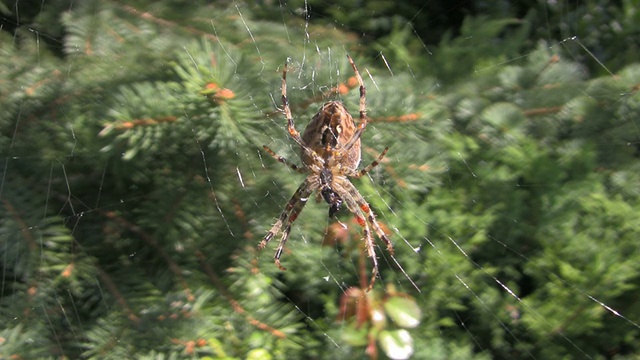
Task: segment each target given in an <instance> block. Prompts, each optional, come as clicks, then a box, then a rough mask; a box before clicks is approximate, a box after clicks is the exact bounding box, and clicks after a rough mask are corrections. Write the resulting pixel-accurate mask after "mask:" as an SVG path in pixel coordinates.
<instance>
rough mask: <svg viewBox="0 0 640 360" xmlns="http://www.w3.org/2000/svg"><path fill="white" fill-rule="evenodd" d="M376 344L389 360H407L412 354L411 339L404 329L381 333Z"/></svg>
mask: <svg viewBox="0 0 640 360" xmlns="http://www.w3.org/2000/svg"><path fill="white" fill-rule="evenodd" d="M378 342H379V343H380V347H381V348H382V350H383V351H384V353H385V354H387V356H388V357H389V358H390V359H396V360H401V359H408V358H409V357H410V356H411V355H412V354H413V338H411V335H410V334H409V332H408V331H407V330H405V329H399V330H392V331H386V330H385V331H381V332H380V335H378Z"/></svg>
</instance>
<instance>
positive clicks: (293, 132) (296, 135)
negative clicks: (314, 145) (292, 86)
mask: <svg viewBox="0 0 640 360" xmlns="http://www.w3.org/2000/svg"><path fill="white" fill-rule="evenodd" d="M287 62H288V60H285V62H284V68H283V69H282V106H283V107H284V116H285V117H286V118H287V131H288V132H289V135H291V137H292V138H293V141H295V142H296V144H298V145H300V147H301V148H302V149H303V150H304V151H305V152H306V153H307V154H309V156H311V157H312V158H313V160H314V161H315V162H317V163H324V160H322V158H321V157H320V156H319V155H318V154H317V153H316V152H315V151H314V150H313V149H311V148H309V147H308V146H306V145H305V144H304V142H303V141H302V138H301V137H300V133H299V132H298V130H296V127H295V124H294V123H293V115H292V114H291V108H290V107H289V98H287ZM276 159H278V158H277V157H276ZM278 161H280V160H279V159H278Z"/></svg>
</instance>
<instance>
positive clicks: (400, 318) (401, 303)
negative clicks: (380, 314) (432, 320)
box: [384, 296, 422, 328]
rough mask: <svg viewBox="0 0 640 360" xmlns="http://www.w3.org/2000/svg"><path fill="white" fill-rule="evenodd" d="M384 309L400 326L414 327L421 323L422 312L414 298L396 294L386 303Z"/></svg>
mask: <svg viewBox="0 0 640 360" xmlns="http://www.w3.org/2000/svg"><path fill="white" fill-rule="evenodd" d="M384 309H385V310H386V311H387V314H388V315H389V317H390V318H391V320H393V322H394V323H396V324H397V325H398V326H400V327H403V328H414V327H416V326H418V325H419V324H420V317H421V316H422V312H421V311H420V308H419V307H418V304H416V302H415V301H414V300H413V299H408V298H405V297H399V296H394V297H392V298H390V299H389V300H387V301H386V302H385V303H384Z"/></svg>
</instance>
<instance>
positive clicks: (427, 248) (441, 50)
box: [0, 1, 640, 359]
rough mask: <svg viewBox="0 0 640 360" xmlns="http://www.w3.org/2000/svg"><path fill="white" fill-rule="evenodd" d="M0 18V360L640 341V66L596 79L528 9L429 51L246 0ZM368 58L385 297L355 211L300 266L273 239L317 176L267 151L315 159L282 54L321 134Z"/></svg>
mask: <svg viewBox="0 0 640 360" xmlns="http://www.w3.org/2000/svg"><path fill="white" fill-rule="evenodd" d="M625 4H626V3H625ZM628 7H629V6H628V5H624V6H622V7H620V8H619V9H618V8H616V9H614V10H615V11H620V12H624V11H625V9H627V8H628ZM275 9H279V10H280V11H282V9H287V8H286V7H285V5H282V7H277V8H275ZM1 10H2V11H3V12H4V13H7V14H13V15H15V18H14V19H15V20H16V21H15V22H14V23H12V26H8V27H6V28H5V29H6V30H5V31H2V32H0V49H1V51H2V56H0V63H1V68H2V69H3V71H1V72H0V84H2V87H1V89H0V109H1V110H0V114H1V115H0V128H1V133H0V149H2V150H1V151H2V154H3V156H2V159H3V161H2V162H3V163H2V165H1V166H0V169H1V170H0V172H1V174H0V179H2V180H1V181H0V232H1V235H0V259H1V260H0V261H1V262H0V264H1V266H2V287H1V291H0V317H1V319H2V320H1V322H0V323H2V324H3V326H2V328H0V357H2V358H15V359H33V358H87V359H112V358H113V359H123V358H142V359H165V358H166V359H173V358H216V359H218V358H219V359H241V358H248V359H270V358H272V359H295V358H314V359H329V358H376V357H384V356H388V357H393V358H406V357H408V356H410V355H411V354H413V356H414V357H415V358H417V359H423V358H477V359H488V358H531V357H533V358H544V359H547V358H548V359H552V358H580V357H591V358H612V357H616V358H618V359H623V358H634V357H637V356H638V355H639V354H640V347H639V345H638V344H639V343H640V342H639V341H638V338H639V336H640V326H638V323H639V322H640V321H639V320H638V319H640V308H638V307H637V305H636V299H638V297H639V296H640V293H639V289H638V282H639V280H640V251H639V250H640V249H639V248H640V243H639V242H638V239H637V238H638V234H640V222H638V221H637V215H636V214H637V213H638V211H639V210H640V202H639V196H640V185H638V184H640V179H639V177H640V175H638V174H640V171H639V170H640V162H639V161H638V144H639V143H640V142H639V140H640V139H639V138H640V133H639V132H638V130H637V122H638V119H639V118H640V116H639V115H640V106H639V104H640V97H639V95H638V89H639V88H640V86H638V84H640V65H638V64H634V63H631V62H630V61H629V62H628V63H624V64H618V62H617V61H616V67H615V69H619V70H617V71H616V73H615V74H613V75H611V74H606V75H602V76H591V75H590V73H589V72H588V71H587V70H586V69H587V67H586V65H585V64H584V63H580V62H578V60H581V59H577V60H576V59H574V58H572V57H571V55H573V54H574V53H573V51H572V49H567V48H566V47H563V46H560V45H559V44H558V43H553V42H550V41H549V39H545V38H540V37H539V36H537V34H538V32H535V31H531V28H532V26H531V23H530V22H528V21H533V20H532V19H533V17H534V15H532V13H530V14H529V15H528V16H529V17H523V18H522V19H520V20H519V21H514V20H513V18H506V17H504V18H493V19H490V18H486V17H467V18H466V20H465V21H464V23H463V26H462V27H461V29H460V34H461V36H460V37H453V36H451V37H444V38H443V39H441V40H440V41H439V44H438V46H437V47H435V48H434V49H435V50H432V53H433V54H432V55H428V54H427V53H426V50H424V49H418V50H416V48H415V42H414V41H403V39H405V40H406V39H407V36H408V34H409V36H410V33H408V32H407V31H409V30H408V28H402V27H396V28H392V29H391V30H392V31H391V32H390V33H388V34H387V35H386V37H385V36H381V37H380V38H378V39H375V40H374V41H371V42H370V43H369V44H368V45H370V46H369V47H367V48H365V49H360V47H359V45H360V44H361V41H360V39H359V38H358V36H357V35H356V34H353V33H347V32H345V31H343V30H339V29H335V28H331V27H327V26H324V25H316V24H315V23H314V22H313V21H307V20H305V19H304V18H295V17H293V16H292V17H291V18H287V19H286V20H285V21H283V20H282V18H277V20H271V21H268V20H260V21H258V20H255V18H254V17H253V15H252V14H253V12H254V11H257V10H255V9H252V8H251V7H250V6H244V5H242V4H237V3H234V4H231V5H230V6H226V5H225V6H223V5H222V4H218V5H208V4H200V3H197V4H192V5H190V6H186V7H185V6H184V5H183V4H181V3H180V2H172V1H159V2H151V3H149V4H139V5H137V6H133V5H126V4H122V3H118V2H107V1H105V2H98V1H95V2H80V3H73V6H71V4H67V3H64V2H60V3H44V5H43V6H42V7H40V8H38V11H33V12H25V13H24V14H23V15H22V17H18V14H16V13H15V9H13V10H12V9H11V8H10V7H7V6H3V8H2V9H1ZM272 10H273V9H272ZM579 10H580V9H578V10H576V13H579ZM614 10H611V11H614ZM388 11H392V9H388ZM292 12H293V11H292ZM270 13H272V12H268V11H267V12H266V14H270ZM625 14H626V12H625ZM17 19H20V21H17ZM625 19H627V21H628V23H629V24H631V23H632V22H631V21H630V20H628V19H631V17H629V16H628V17H626V18H625ZM585 26H586V25H585ZM635 26H637V25H635ZM514 28H515V30H516V31H513V30H514ZM469 34H472V35H473V36H475V37H476V41H475V42H474V44H470V43H469V42H465V41H464V39H465V38H467V37H468V35H469ZM606 39H607V37H604V36H603V42H604V41H606ZM392 40H397V41H392ZM559 40H562V39H559ZM470 45H473V46H470ZM563 45H566V44H565V43H563ZM599 45H602V48H607V46H611V45H607V46H605V45H606V44H594V45H593V47H598V46H599ZM374 50H375V51H378V52H380V51H382V53H383V54H393V57H392V61H391V65H395V66H394V67H391V66H390V67H389V68H386V67H385V65H384V62H383V61H382V60H381V59H375V60H380V61H377V62H374V59H372V58H371V57H368V56H365V55H366V54H370V53H372V52H373V51H374ZM416 51H417V52H416ZM626 51H627V52H628V53H631V54H632V53H633V51H634V50H633V49H627V50H626ZM347 53H348V54H350V55H351V56H352V57H353V58H354V59H355V62H356V64H357V65H358V67H359V68H360V69H361V72H362V73H363V75H364V78H365V82H366V83H367V87H368V89H369V92H368V93H367V107H368V109H369V116H370V125H369V126H368V127H367V129H366V131H365V133H364V135H363V137H362V143H363V158H364V159H363V163H367V162H369V161H372V160H373V159H375V156H377V154H378V153H380V151H381V150H382V149H383V148H384V147H386V146H389V147H390V150H389V153H388V155H387V157H386V159H385V160H384V161H383V162H382V163H381V164H380V165H379V166H378V167H377V168H375V170H373V171H372V172H371V174H370V175H369V176H368V177H363V178H362V179H360V180H353V182H354V184H355V185H356V187H357V188H358V189H359V191H360V192H361V193H362V194H363V195H364V196H365V198H366V199H367V201H368V202H369V203H370V204H371V206H372V207H373V209H375V211H376V213H377V214H378V218H379V220H380V222H381V223H382V224H383V225H384V226H385V229H386V230H387V232H388V233H390V234H391V238H392V241H394V243H395V244H396V247H395V248H396V254H395V257H391V256H390V254H388V253H387V252H386V251H385V250H384V249H383V246H381V247H380V249H377V251H378V256H379V259H380V264H381V275H382V276H381V279H380V280H378V283H377V284H376V286H375V287H374V288H373V290H371V291H370V292H366V291H365V290H364V289H366V286H367V281H368V278H369V276H370V271H371V269H370V268H371V264H370V261H369V260H368V259H367V258H366V255H365V253H364V248H363V245H362V242H361V241H360V238H361V234H360V233H361V229H360V227H359V226H358V225H357V223H355V222H352V220H350V218H351V216H350V214H348V212H347V211H342V212H340V213H339V214H338V215H337V217H338V220H339V221H338V220H329V219H327V206H326V204H325V205H315V204H309V205H308V206H307V207H306V208H305V210H304V212H303V213H302V214H301V216H300V219H299V220H298V221H297V222H296V225H295V226H294V228H293V230H292V235H291V240H290V242H289V243H288V244H287V248H286V251H285V253H284V255H283V257H282V261H283V264H285V266H286V267H287V268H288V269H289V270H287V271H284V272H283V271H280V270H279V269H278V268H277V267H276V266H274V264H273V257H272V255H273V253H272V251H273V250H274V248H273V247H272V246H269V247H268V248H267V249H265V250H262V251H258V250H257V244H258V243H259V241H260V239H261V238H262V236H264V234H265V232H266V230H267V229H268V228H269V227H270V225H271V224H272V223H273V221H274V219H275V218H276V217H277V216H278V214H279V213H280V212H281V211H282V209H283V207H284V206H285V204H286V202H287V200H288V199H289V198H290V197H291V195H292V194H293V193H294V192H295V189H296V187H297V186H298V185H299V184H300V182H301V181H302V179H303V176H301V175H298V174H297V173H295V172H293V171H291V170H290V169H288V168H286V167H285V166H282V164H279V163H278V162H277V161H276V160H275V159H273V158H271V157H270V156H269V154H266V153H265V152H264V151H263V150H262V146H263V145H268V146H269V147H271V148H273V149H274V150H275V151H276V152H277V153H278V154H279V155H281V156H284V157H286V158H287V159H289V160H291V161H293V162H297V163H299V161H298V152H299V149H298V148H297V146H296V145H295V144H294V143H293V142H292V141H290V139H289V136H288V133H287V129H286V120H285V118H284V116H283V114H282V113H281V111H279V110H278V108H279V107H280V106H281V103H280V91H281V90H280V86H281V71H282V66H283V64H284V62H285V61H286V59H287V58H288V57H290V65H289V67H290V69H289V70H290V74H291V75H290V76H289V77H288V79H287V81H288V86H289V101H290V103H291V107H292V111H293V113H294V118H295V120H296V121H297V128H298V130H299V131H301V130H302V129H303V127H304V126H306V123H307V122H308V120H309V119H311V118H312V116H313V115H314V113H315V112H316V111H317V109H318V107H319V106H320V104H321V103H322V102H324V101H326V100H327V99H340V100H343V101H344V102H345V104H346V106H347V108H348V109H351V112H352V113H355V114H357V109H358V101H359V94H358V90H357V83H355V84H354V83H353V81H350V79H349V78H350V77H351V76H352V73H353V71H352V70H351V67H350V65H349V63H348V61H347V58H346V56H345V55H346V54H347ZM514 59H515V60H514ZM404 60H407V61H406V62H405V61H404ZM591 60H593V58H591ZM505 61H508V63H505ZM405 63H407V64H408V65H409V66H408V67H406V68H405V67H403V66H401V65H400V64H405ZM424 64H431V65H433V66H434V67H435V70H432V71H428V70H426V69H425V68H424V67H423V65H424ZM496 64H500V65H499V66H495V65H496ZM411 70H414V71H411ZM472 70H474V71H473V72H472ZM427 73H431V74H432V75H435V76H440V77H429V76H427V75H426V74H427ZM369 74H371V77H370V76H369ZM471 74H473V75H471ZM372 79H373V80H375V83H374V82H373V81H372ZM443 79H445V80H446V81H445V82H443V81H442V80H443Z"/></svg>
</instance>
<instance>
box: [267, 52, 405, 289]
mask: <svg viewBox="0 0 640 360" xmlns="http://www.w3.org/2000/svg"><path fill="white" fill-rule="evenodd" d="M347 58H348V59H349V63H350V64H351V67H352V68H353V71H354V73H355V76H356V79H357V80H358V83H359V84H360V122H359V123H358V126H356V124H355V123H354V121H353V117H352V116H351V114H349V112H348V111H347V109H346V108H345V106H344V105H343V104H342V103H341V102H339V101H329V102H327V103H325V104H324V105H322V107H321V108H320V110H319V111H318V113H317V114H316V115H315V116H314V117H313V119H312V120H311V122H310V123H309V125H307V127H306V129H305V130H304V133H303V134H302V137H300V133H299V132H298V131H297V130H296V128H295V126H294V123H293V117H292V115H291V109H290V108H289V100H288V99H287V62H286V61H285V64H284V69H283V71H282V104H283V106H284V115H285V117H286V119H287V129H288V132H289V135H290V136H291V137H292V138H293V140H294V141H295V142H296V143H297V144H298V145H299V146H300V150H301V152H300V157H301V160H302V164H303V165H302V166H298V165H295V164H293V163H290V162H289V161H288V160H287V159H285V158H284V157H282V156H279V155H277V154H276V153H275V152H274V151H273V150H271V149H270V148H269V147H267V146H266V145H265V146H263V147H264V149H265V151H266V152H268V153H269V154H270V155H271V156H273V158H275V159H276V160H278V161H279V162H281V163H283V164H285V165H287V166H289V167H290V168H292V169H293V170H295V171H297V172H299V173H302V174H307V178H306V179H305V180H304V181H303V182H302V184H301V185H300V186H299V187H298V189H297V190H296V192H295V193H294V194H293V196H292V197H291V199H290V200H289V202H288V203H287V205H286V206H285V208H284V211H282V213H281V214H280V217H279V218H278V220H277V221H276V223H275V225H273V227H272V228H271V230H269V232H267V234H266V235H265V237H264V238H263V239H262V241H261V242H260V245H259V246H258V249H263V248H264V247H265V246H267V243H268V242H269V241H270V240H271V239H272V238H273V237H274V236H276V235H277V234H278V233H279V232H280V231H282V238H281V239H280V243H279V244H278V248H277V249H276V253H275V256H274V260H275V264H276V265H277V266H278V268H280V270H286V269H285V267H283V266H282V265H281V264H280V256H281V255H282V251H283V249H284V245H285V244H286V242H287V238H288V237H289V232H290V231H291V225H292V224H293V222H294V221H295V220H296V218H297V217H298V215H299V214H300V212H301V211H302V209H303V208H304V206H305V205H306V203H307V200H308V199H309V196H310V195H311V193H313V192H314V191H317V199H318V201H321V199H324V200H325V201H326V202H327V203H328V204H329V217H330V218H331V217H333V216H334V215H335V213H337V212H338V211H339V210H340V207H341V206H342V204H343V203H344V204H346V206H347V208H348V209H349V211H351V212H352V213H353V214H354V215H355V217H356V220H357V222H358V224H360V226H362V227H363V229H364V230H363V232H364V234H363V235H364V241H365V248H366V251H367V255H368V256H369V258H371V261H372V262H373V270H372V274H371V280H370V281H369V287H368V289H367V291H369V290H370V289H371V288H372V287H373V284H374V282H375V280H376V276H377V274H378V260H377V258H376V253H375V250H374V241H373V237H372V235H371V228H373V231H375V233H376V235H378V237H379V238H380V239H381V240H382V241H384V243H385V244H386V246H387V250H388V251H389V253H391V254H392V255H393V245H392V244H391V241H390V240H389V238H388V237H387V235H386V234H385V233H384V232H383V231H382V229H381V228H380V225H379V224H378V222H377V221H376V217H375V215H374V213H373V211H372V210H371V207H370V206H369V204H368V203H367V201H366V200H365V199H364V197H362V195H360V193H359V192H358V190H357V189H356V188H355V186H353V184H352V183H351V182H350V181H349V178H356V179H357V178H359V177H361V176H363V175H365V174H366V173H368V172H369V171H370V170H371V169H373V168H374V167H375V166H376V165H378V163H379V162H380V160H382V158H383V157H384V156H385V154H386V153H387V150H389V148H388V147H386V148H385V149H384V150H383V151H382V152H381V153H380V155H379V156H378V158H377V159H376V160H374V161H373V162H372V163H371V164H369V165H368V166H366V167H365V168H364V169H362V170H358V164H359V163H360V136H361V135H362V133H363V132H364V129H365V128H366V126H367V115H366V88H365V86H364V82H363V81H362V77H361V76H360V72H359V71H358V68H357V67H356V65H355V63H354V62H353V60H352V59H351V57H350V56H349V55H347Z"/></svg>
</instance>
